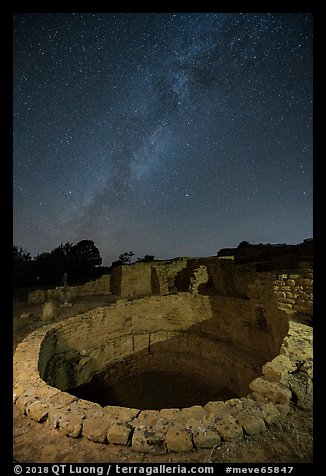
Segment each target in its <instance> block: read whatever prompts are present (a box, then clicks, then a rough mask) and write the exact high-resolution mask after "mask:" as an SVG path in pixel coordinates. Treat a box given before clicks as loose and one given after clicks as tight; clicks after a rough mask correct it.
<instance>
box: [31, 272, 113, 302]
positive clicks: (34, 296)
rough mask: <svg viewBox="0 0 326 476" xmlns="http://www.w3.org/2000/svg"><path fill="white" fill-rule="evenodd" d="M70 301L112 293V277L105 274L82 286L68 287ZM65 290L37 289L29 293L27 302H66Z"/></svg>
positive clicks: (59, 288)
mask: <svg viewBox="0 0 326 476" xmlns="http://www.w3.org/2000/svg"><path fill="white" fill-rule="evenodd" d="M66 291H67V298H68V300H71V299H76V298H78V297H79V296H87V295H93V294H94V295H96V294H108V293H109V292H110V275H109V274H104V275H103V276H101V277H100V278H98V279H93V280H91V281H88V282H87V283H85V284H82V285H80V286H67V288H66ZM64 299H65V289H64V287H63V286H60V287H57V288H55V289H46V290H40V289H37V290H35V291H32V292H30V293H28V298H27V302H28V303H29V304H36V303H44V302H46V301H49V300H57V301H64Z"/></svg>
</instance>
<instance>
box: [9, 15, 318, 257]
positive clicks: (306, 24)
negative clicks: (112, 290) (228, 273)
mask: <svg viewBox="0 0 326 476" xmlns="http://www.w3.org/2000/svg"><path fill="white" fill-rule="evenodd" d="M13 34H14V36H13V78H14V84H13V85H14V91H13V93H14V95H13V101H14V102H13V108H14V109H13V112H14V118H13V119H14V122H13V129H14V148H13V160H14V163H13V165H14V168H13V171H14V210H13V211H14V236H13V237H14V243H15V244H16V245H17V246H20V247H22V248H24V249H25V250H26V251H29V252H30V253H31V255H32V256H35V255H37V254H38V253H41V252H44V251H51V250H52V249H53V248H55V247H56V246H58V245H60V243H66V242H67V241H69V242H72V243H77V242H78V241H80V240H83V239H90V240H93V241H94V242H95V244H96V246H97V247H98V248H99V250H100V253H101V256H102V257H103V264H105V265H110V264H111V262H112V260H115V259H117V258H118V256H119V254H120V253H122V252H125V251H130V250H132V251H133V252H134V253H135V257H143V256H144V255H145V254H151V255H154V256H155V258H157V259H165V258H166V259H168V258H173V257H176V256H210V255H216V253H217V251H218V250H219V249H221V248H223V247H232V246H237V245H238V244H239V243H240V242H241V241H243V240H246V241H249V242H250V243H261V242H263V243H287V244H296V243H300V242H302V241H303V239H305V238H310V237H312V79H313V78H312V62H313V58H312V15H311V14H310V13H272V14H268V13H257V14H255V13H246V14H241V13H209V14H206V13H161V14H159V13H147V14H144V13H102V14H101V13H51V14H49V13H19V14H15V15H14V23H13Z"/></svg>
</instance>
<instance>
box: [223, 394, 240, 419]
mask: <svg viewBox="0 0 326 476" xmlns="http://www.w3.org/2000/svg"><path fill="white" fill-rule="evenodd" d="M225 406H226V409H227V412H228V413H229V414H230V415H232V416H234V415H236V414H237V413H238V412H240V411H241V410H243V403H242V401H241V400H240V398H231V399H230V400H227V401H226V402H225Z"/></svg>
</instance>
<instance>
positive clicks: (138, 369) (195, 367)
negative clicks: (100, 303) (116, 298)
mask: <svg viewBox="0 0 326 476" xmlns="http://www.w3.org/2000/svg"><path fill="white" fill-rule="evenodd" d="M287 331H288V323H287V321H286V319H280V313H279V311H278V310H277V307H276V306H270V307H268V306H261V305H257V304H255V303H254V302H252V301H251V300H249V299H245V298H226V297H222V296H214V297H212V296H201V295H197V296H194V295H191V294H189V293H183V294H178V295H167V296H151V297H147V298H142V299H138V300H137V299H136V300H132V301H125V300H124V301H123V302H121V303H120V302H117V303H116V304H114V305H112V306H110V307H101V308H97V309H93V310H92V311H89V312H88V313H85V314H83V315H79V316H76V317H74V318H71V319H68V320H67V322H66V323H65V324H63V325H61V326H59V327H57V328H56V327H54V328H53V330H51V332H50V333H48V334H47V335H46V337H45V339H44V340H43V345H42V349H41V353H40V359H39V370H40V374H41V376H42V377H43V379H44V380H45V381H46V382H47V383H48V384H50V385H52V386H54V387H56V388H59V389H60V390H65V391H67V392H69V393H70V394H73V395H75V396H77V397H79V398H83V399H85V400H89V401H93V402H96V403H99V404H100V405H102V406H106V405H118V406H123V407H129V408H138V409H140V410H145V409H153V410H159V409H162V408H184V407H188V406H192V405H202V406H203V405H205V404H206V403H208V402H209V401H216V400H227V399H230V398H236V397H242V396H247V395H248V393H249V383H250V382H251V381H252V380H254V379H255V378H256V377H258V376H259V375H261V367H262V365H264V363H266V362H267V361H270V360H271V359H273V358H274V357H275V356H276V355H278V354H279V350H280V346H281V344H282V341H283V339H284V337H285V336H286V334H287Z"/></svg>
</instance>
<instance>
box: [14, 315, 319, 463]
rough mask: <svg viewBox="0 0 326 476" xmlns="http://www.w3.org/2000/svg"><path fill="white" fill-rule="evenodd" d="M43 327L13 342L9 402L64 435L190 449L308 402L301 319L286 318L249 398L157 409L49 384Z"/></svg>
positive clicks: (307, 338)
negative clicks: (100, 400) (276, 349)
mask: <svg viewBox="0 0 326 476" xmlns="http://www.w3.org/2000/svg"><path fill="white" fill-rule="evenodd" d="M49 332H50V333H51V330H49V328H48V327H45V328H43V329H40V330H39V331H36V332H34V333H32V334H31V335H29V336H28V337H27V338H26V339H25V340H24V341H23V342H22V343H21V344H19V346H18V347H17V350H16V353H15V356H14V403H15V404H16V405H17V407H18V408H19V410H20V411H21V412H22V413H23V414H25V415H28V416H29V417H30V418H32V419H33V420H34V421H36V422H39V423H45V422H46V423H45V424H47V425H48V426H50V427H51V428H54V429H58V430H59V431H61V432H62V434H64V435H66V436H70V437H80V436H84V437H86V438H88V439H90V440H92V441H96V442H100V443H109V444H117V445H127V446H131V447H132V449H133V450H135V451H140V452H148V453H154V454H160V453H165V452H183V451H191V450H193V449H196V448H213V447H216V446H219V445H221V444H222V443H223V442H225V441H229V440H234V439H239V438H241V437H242V436H243V435H245V434H247V435H252V434H257V433H261V432H264V431H266V427H267V426H268V425H272V424H275V423H277V422H279V421H281V419H282V418H284V416H285V415H286V414H287V413H288V412H289V409H290V403H291V402H292V404H296V405H298V406H300V407H302V408H310V407H311V404H312V379H313V373H312V330H311V328H310V327H309V326H307V325H305V324H299V323H297V322H290V328H289V333H288V335H287V336H286V337H285V339H284V342H283V345H282V348H281V353H280V355H278V356H277V357H275V358H274V359H273V360H272V361H271V362H268V363H266V364H265V365H264V366H263V368H262V370H263V375H262V376H261V377H258V378H256V379H255V380H253V381H252V382H251V383H250V385H249V387H250V389H251V390H252V393H251V394H249V395H248V397H247V398H239V399H238V398H236V399H231V400H228V401H226V402H223V401H217V402H209V403H207V404H206V405H205V406H204V407H201V406H198V405H195V406H193V407H190V408H183V409H163V410H160V411H158V410H157V411H156V410H144V411H140V410H138V409H133V408H123V407H114V406H106V407H101V406H100V405H98V404H96V403H92V402H88V401H85V400H82V399H78V398H76V397H74V396H72V395H69V394H68V393H66V392H61V391H60V390H58V389H57V388H53V387H51V386H49V385H47V384H46V383H45V382H44V381H43V380H42V379H41V377H40V375H39V365H40V364H39V355H40V351H41V346H42V342H43V340H44V338H45V336H46V335H47V333H49ZM53 345H55V341H54V342H53Z"/></svg>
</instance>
